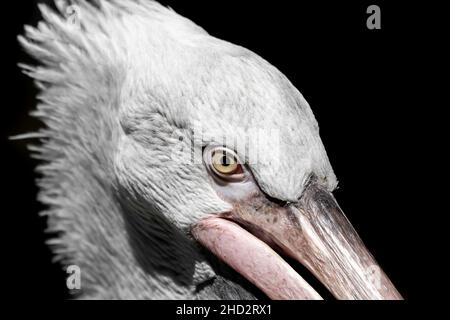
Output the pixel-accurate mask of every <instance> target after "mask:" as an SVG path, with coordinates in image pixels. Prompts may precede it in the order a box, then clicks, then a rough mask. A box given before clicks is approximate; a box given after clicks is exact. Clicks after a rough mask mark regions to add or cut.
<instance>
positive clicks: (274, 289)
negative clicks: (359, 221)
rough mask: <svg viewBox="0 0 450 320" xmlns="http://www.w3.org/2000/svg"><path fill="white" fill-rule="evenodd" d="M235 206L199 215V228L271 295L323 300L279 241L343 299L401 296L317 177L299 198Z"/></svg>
mask: <svg viewBox="0 0 450 320" xmlns="http://www.w3.org/2000/svg"><path fill="white" fill-rule="evenodd" d="M234 208H235V210H233V211H232V212H228V213H226V214H224V215H221V217H213V218H209V219H206V220H203V221H201V222H200V223H199V224H198V225H197V226H196V227H195V228H194V229H193V235H194V237H195V238H196V239H197V240H198V241H199V242H200V243H202V244H203V245H204V246H206V247H207V248H209V249H210V250H211V251H212V252H213V253H215V254H216V255H217V256H218V257H219V258H221V259H222V260H224V261H225V262H226V263H228V264H229V265H230V266H231V267H233V268H234V269H235V270H236V271H238V272H240V273H241V274H242V275H243V276H244V277H246V278H247V279H248V280H249V281H251V282H252V283H253V284H255V285H256V286H258V287H259V288H260V289H261V290H262V291H264V292H265V293H266V294H267V295H268V296H269V297H271V298H275V299H320V296H319V295H318V294H317V293H316V292H315V291H314V289H312V288H311V287H310V286H309V284H307V283H306V282H305V281H304V280H303V278H301V276H300V275H298V274H297V273H296V272H295V271H294V270H293V269H292V268H291V267H290V266H289V265H288V264H287V263H286V262H285V261H284V260H283V259H282V258H281V257H280V256H279V255H278V254H277V253H276V252H275V250H273V249H272V248H274V249H278V250H281V251H282V253H283V254H287V255H289V256H291V257H292V258H294V259H296V260H297V261H299V262H300V263H302V264H303V265H304V266H306V267H307V268H308V269H309V270H310V271H311V272H312V273H313V274H314V275H315V276H316V277H317V278H318V279H319V280H320V281H321V282H322V283H323V284H324V285H325V286H326V287H327V288H328V289H329V291H330V292H331V293H332V294H333V295H334V296H335V297H336V298H337V299H367V300H379V299H388V300H396V299H402V297H401V295H400V294H399V293H398V291H397V290H396V289H395V287H394V285H393V284H392V283H391V281H390V280H389V278H388V277H387V276H386V274H385V273H384V272H383V271H382V270H381V268H380V267H379V266H378V264H377V262H376V261H375V259H374V258H373V257H372V255H371V254H370V253H369V252H368V250H367V249H366V247H365V246H364V244H363V242H362V241H361V239H360V238H359V236H358V234H357V233H356V231H355V230H354V228H353V227H352V225H351V224H350V222H349V221H348V219H347V218H346V217H345V215H344V213H343V212H342V210H341V209H340V208H339V206H338V204H337V202H336V200H335V199H334V197H333V195H332V194H331V193H330V192H328V191H326V190H325V189H323V188H322V187H320V186H319V185H318V184H316V183H315V182H312V183H310V184H309V185H308V187H307V188H306V189H305V191H304V194H303V196H302V198H301V199H300V200H299V202H297V203H294V204H289V205H285V206H280V205H278V204H275V203H273V202H272V201H270V200H268V199H267V198H266V197H264V195H262V194H259V195H257V196H254V197H252V198H251V199H247V200H246V201H245V202H241V203H236V204H235V205H234ZM230 220H231V221H232V222H231V221H230Z"/></svg>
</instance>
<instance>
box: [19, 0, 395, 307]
mask: <svg viewBox="0 0 450 320" xmlns="http://www.w3.org/2000/svg"><path fill="white" fill-rule="evenodd" d="M68 8H71V9H72V10H71V12H72V13H74V15H70V16H68V15H67V14H66V13H67V12H68ZM40 10H41V12H42V16H43V19H42V21H41V22H40V23H39V24H38V25H37V26H36V27H31V26H26V27H25V33H24V35H23V36H19V41H20V42H21V44H22V46H23V48H24V49H25V50H26V51H27V52H28V53H29V54H30V55H31V56H32V57H34V58H35V59H36V60H37V61H38V62H39V63H38V64H37V65H21V68H22V69H23V71H24V72H25V73H26V74H27V75H29V76H30V77H31V78H33V79H34V80H35V83H36V84H37V86H38V87H39V89H40V93H39V96H38V99H39V103H38V106H37V108H36V110H35V112H34V113H33V115H34V116H36V117H38V118H39V119H41V120H42V122H43V124H44V127H43V128H42V129H41V130H40V131H39V132H36V133H33V134H31V135H28V137H35V138H39V139H40V143H39V144H38V145H35V146H32V147H30V148H31V150H32V153H33V156H34V157H37V158H38V159H40V160H41V161H42V162H41V165H39V167H38V168H37V171H38V172H39V174H40V176H41V177H40V179H39V180H38V185H39V187H40V192H39V195H38V199H39V200H40V201H41V202H43V203H44V204H45V205H46V206H47V208H48V209H47V210H46V211H45V212H43V214H44V215H45V216H47V217H48V230H49V232H51V233H52V234H54V235H55V236H54V237H53V238H51V239H50V240H49V245H50V246H51V248H52V249H53V251H54V254H55V258H56V259H57V260H59V261H60V262H61V263H62V265H65V266H68V265H76V266H78V267H79V268H80V270H81V274H82V289H81V294H80V298H84V299H254V298H257V297H261V296H263V295H265V296H267V297H269V298H271V299H322V297H321V296H320V295H319V293H318V292H317V291H316V289H314V288H313V287H312V286H311V285H310V284H309V283H308V282H307V281H305V279H304V278H303V277H302V276H301V274H299V272H297V271H296V268H294V266H292V263H289V262H288V261H290V260H292V261H297V262H299V263H301V264H302V265H303V266H304V267H305V270H306V269H307V270H309V272H311V273H312V274H313V275H314V276H315V277H316V278H317V279H318V280H319V281H320V282H321V283H323V285H324V286H325V287H326V288H327V289H328V290H329V291H330V292H331V293H332V294H333V296H334V297H336V298H337V299H401V298H402V297H401V295H400V294H399V293H398V291H397V290H396V288H395V287H394V285H393V284H392V283H391V281H390V280H389V278H388V277H387V276H386V274H385V273H384V272H383V271H382V270H381V269H380V267H379V265H378V264H377V262H376V261H375V259H374V258H373V257H372V255H371V254H370V253H369V252H368V250H367V249H366V247H365V246H364V244H363V242H362V241H361V239H360V237H359V236H358V234H357V233H356V231H355V230H354V228H353V227H352V226H351V224H350V222H349V221H348V220H347V218H346V217H345V215H344V213H343V212H342V210H341V209H340V207H339V206H338V204H337V202H336V200H335V198H334V197H333V195H332V191H333V190H334V189H335V188H336V186H337V179H336V176H335V174H334V173H333V169H332V167H331V165H330V163H329V160H328V157H327V154H326V151H325V148H324V146H323V144H322V142H321V139H320V136H319V127H318V124H317V122H316V120H315V118H314V115H313V113H312V111H311V109H310V106H309V105H308V103H307V102H306V100H305V99H304V98H303V96H302V95H301V93H300V92H299V91H298V90H297V89H296V88H295V87H294V86H293V85H292V84H291V82H290V81H289V80H288V79H287V78H286V77H285V76H284V75H283V74H282V73H281V72H280V71H278V70H277V69H276V68H275V67H274V66H272V65H270V64H269V63H268V62H267V61H265V60H264V59H262V58H261V57H259V56H258V55H256V54H255V53H253V52H251V51H249V50H247V49H245V48H243V47H240V46H237V45H233V44H231V43H229V42H226V41H222V40H220V39H217V38H214V37H213V36H211V35H209V34H208V33H207V32H206V31H205V30H203V29H202V28H201V27H199V26H197V25H196V24H194V23H193V22H192V21H190V20H188V19H187V18H184V17H182V16H180V15H178V14H177V13H175V12H174V11H173V10H172V9H169V8H166V7H164V6H162V5H160V4H158V3H157V2H154V1H144V0H120V1H119V0H110V1H108V0H97V1H95V2H94V4H90V3H88V2H86V1H72V2H70V3H69V2H68V1H64V0H60V1H56V9H51V8H49V7H47V6H44V5H42V6H40ZM288 258H289V259H288Z"/></svg>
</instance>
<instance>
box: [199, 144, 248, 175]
mask: <svg viewBox="0 0 450 320" xmlns="http://www.w3.org/2000/svg"><path fill="white" fill-rule="evenodd" d="M203 158H204V161H205V163H206V167H207V168H208V171H209V172H210V173H213V174H214V175H215V176H216V177H219V178H221V179H223V180H227V181H240V180H243V178H244V176H245V175H244V169H243V166H242V162H241V161H240V160H239V157H238V155H237V154H236V152H234V151H233V150H231V149H228V148H226V147H218V146H211V147H207V148H205V150H204V151H203Z"/></svg>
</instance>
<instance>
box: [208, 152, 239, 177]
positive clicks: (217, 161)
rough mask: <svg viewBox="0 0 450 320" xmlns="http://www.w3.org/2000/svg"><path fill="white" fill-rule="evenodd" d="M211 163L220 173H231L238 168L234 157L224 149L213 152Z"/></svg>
mask: <svg viewBox="0 0 450 320" xmlns="http://www.w3.org/2000/svg"><path fill="white" fill-rule="evenodd" d="M212 165H213V167H214V169H216V170H217V172H219V173H221V174H233V173H235V172H236V171H237V170H238V168H239V164H238V163H237V161H236V158H235V157H234V156H233V155H232V154H230V153H227V152H226V151H225V150H220V151H216V152H214V154H213V156H212Z"/></svg>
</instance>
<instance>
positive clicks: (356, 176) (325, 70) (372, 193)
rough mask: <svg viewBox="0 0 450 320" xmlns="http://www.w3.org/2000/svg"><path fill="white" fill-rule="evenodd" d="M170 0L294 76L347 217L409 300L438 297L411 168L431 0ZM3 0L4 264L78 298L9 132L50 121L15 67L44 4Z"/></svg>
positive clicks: (31, 285) (12, 273)
mask: <svg viewBox="0 0 450 320" xmlns="http://www.w3.org/2000/svg"><path fill="white" fill-rule="evenodd" d="M41 2H45V1H41ZM47 2H50V1H47ZM391 2H393V1H391ZM162 3H163V4H166V5H169V6H170V7H172V8H173V9H174V10H175V11H177V12H178V13H180V14H181V15H183V16H186V17H188V18H190V19H192V20H193V21H194V22H196V23H197V24H199V25H200V26H202V27H203V28H204V29H205V30H206V31H208V32H209V33H210V34H211V35H213V36H215V37H218V38H221V39H225V40H227V41H230V42H232V43H235V44H238V45H241V46H244V47H246V48H248V49H250V50H252V51H254V52H256V53H257V54H259V55H261V56H262V57H263V58H265V59H266V60H268V61H269V62H270V63H272V64H273V65H274V66H276V67H277V68H278V69H280V70H281V72H283V73H284V74H285V75H286V76H287V77H288V78H289V79H290V80H291V81H292V82H293V83H294V85H295V86H296V87H297V88H298V89H299V90H300V91H301V92H302V94H303V95H304V97H305V98H306V100H307V101H308V102H309V104H310V105H311V107H312V109H313V112H314V114H315V116H316V118H317V120H318V122H319V124H320V128H321V137H322V140H323V142H324V144H325V147H326V149H327V152H328V155H329V157H330V160H331V163H332V165H333V168H334V170H335V173H336V175H337V177H338V179H339V189H338V190H337V191H336V192H335V195H336V198H337V200H338V202H339V203H340V205H341V207H342V208H343V210H344V211H345V212H346V215H347V216H348V218H349V220H350V221H351V222H352V224H353V225H354V227H355V228H356V230H357V231H358V233H359V234H360V236H361V237H362V238H363V240H364V242H365V243H366V245H367V247H368V248H369V251H371V252H372V254H373V255H374V256H375V257H376V259H377V260H378V262H379V263H380V265H381V266H382V267H383V269H384V270H385V272H386V273H387V274H388V275H389V277H390V278H391V280H392V281H393V283H394V284H395V285H396V286H397V288H398V289H399V291H400V292H401V294H402V295H403V296H404V297H405V298H407V299H418V298H430V293H429V292H427V290H426V289H425V287H427V286H428V284H429V283H430V282H432V280H430V279H431V277H432V275H431V274H430V273H427V272H425V270H424V269H423V268H422V264H421V262H422V261H424V260H425V261H427V259H431V258H430V257H429V255H430V253H429V252H428V245H426V244H425V238H426V237H427V236H425V233H424V231H423V225H422V222H421V221H423V219H422V218H421V214H422V213H421V206H420V205H419V198H420V197H421V193H420V186H419V183H418V182H417V181H416V176H417V175H426V174H427V172H422V173H419V174H417V173H416V174H412V172H416V171H417V170H419V169H418V168H417V167H416V166H415V165H413V162H414V160H415V159H416V154H415V151H414V150H416V146H417V145H419V146H421V149H422V150H423V149H425V150H426V149H427V148H431V147H429V146H427V143H426V142H425V141H422V140H421V139H423V138H421V137H422V136H421V135H420V134H418V133H417V127H416V126H415V123H417V118H418V117H423V119H422V121H426V120H425V119H426V112H424V109H426V108H427V106H426V105H424V103H423V102H422V101H421V98H420V97H419V92H418V90H419V89H418V88H419V86H418V85H417V82H418V81H419V79H421V80H424V79H423V78H421V77H419V73H420V72H421V68H422V61H423V59H420V52H421V51H420V50H421V49H423V43H422V42H420V41H422V40H424V41H425V38H427V35H426V34H424V33H426V32H427V31H426V29H425V28H423V23H421V22H420V21H421V20H420V19H419V17H420V16H418V11H421V12H422V14H423V15H425V14H426V11H427V10H426V8H424V7H421V8H420V9H419V10H417V9H418V8H417V7H416V8H414V11H413V10H412V9H411V5H408V2H403V3H400V2H396V3H397V5H396V6H394V4H393V3H387V2H384V1H371V2H367V1H361V2H353V3H352V2H350V1H328V2H322V1H301V2H300V3H297V4H294V3H292V2H285V3H281V2H273V1H271V2H267V3H266V4H265V3H262V2H255V3H250V2H248V3H247V5H243V4H242V3H240V2H237V1H184V2H181V1H180V2H175V1H162ZM370 4H378V5H379V6H380V7H381V23H382V29H381V30H368V29H367V28H366V19H367V16H368V15H367V14H366V8H367V6H368V5H370ZM4 6H6V8H5V9H4V12H7V15H9V18H10V19H8V20H7V21H6V20H4V21H2V24H3V23H4V24H5V26H2V30H3V31H2V32H4V33H6V34H4V35H3V37H2V39H3V43H4V48H3V51H4V52H7V53H8V58H5V59H3V60H2V61H3V68H2V69H3V72H4V77H3V80H4V81H5V80H6V83H5V84H4V85H3V91H4V92H3V95H4V105H3V109H2V115H1V121H2V124H1V130H2V132H1V137H2V140H1V143H2V149H1V150H3V152H4V154H3V155H2V161H3V164H2V168H3V170H4V173H3V176H4V177H6V179H4V181H3V184H4V187H5V188H4V191H3V192H2V197H4V199H3V201H2V202H3V206H2V208H3V209H2V215H3V216H4V217H3V219H2V221H3V222H2V229H3V230H4V232H3V235H4V236H6V237H5V238H6V239H5V241H3V244H4V246H5V250H4V252H5V254H4V255H3V257H5V258H3V260H2V264H3V267H6V269H7V272H6V273H3V274H4V275H7V278H8V279H7V280H8V281H9V282H11V284H12V286H11V289H10V290H9V292H10V297H37V298H43V299H63V298H68V297H69V295H68V294H67V293H66V289H65V274H64V272H63V271H62V270H61V268H60V266H59V265H57V264H53V263H52V262H51V259H52V255H51V253H50V251H49V249H48V248H47V246H46V245H45V244H44V240H45V239H47V238H48V235H46V234H45V233H44V229H45V218H41V217H39V216H38V212H39V211H41V210H42V209H43V206H42V205H41V204H39V203H38V202H37V201H36V200H35V199H36V193H37V188H36V186H35V184H34V179H35V174H34V172H33V168H34V167H35V165H36V163H37V162H36V161H35V160H32V159H30V158H29V157H28V153H27V150H26V142H24V141H7V137H8V136H11V135H15V134H21V133H25V132H30V131H34V130H36V129H37V128H39V126H40V123H39V122H38V121H37V120H36V119H33V118H31V117H29V116H28V112H30V111H31V110H32V109H33V107H34V105H35V102H36V101H35V98H34V96H35V94H36V92H37V91H36V89H35V88H34V86H33V83H32V81H31V80H29V79H28V78H26V77H25V76H24V75H22V74H21V73H20V71H19V69H18V68H17V67H16V64H17V62H23V61H25V62H26V61H30V59H29V58H28V57H26V55H25V54H24V53H23V52H22V50H21V49H20V48H19V46H18V44H17V41H16V36H17V35H18V34H20V33H22V30H23V25H24V24H33V25H34V24H35V23H36V21H37V20H38V17H39V13H38V11H37V9H36V6H35V3H33V1H20V2H19V1H17V2H16V1H9V2H6V3H5V4H4ZM419 39H420V40H419ZM425 80H426V79H425ZM415 170H416V171H415ZM428 261H429V260H428Z"/></svg>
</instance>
